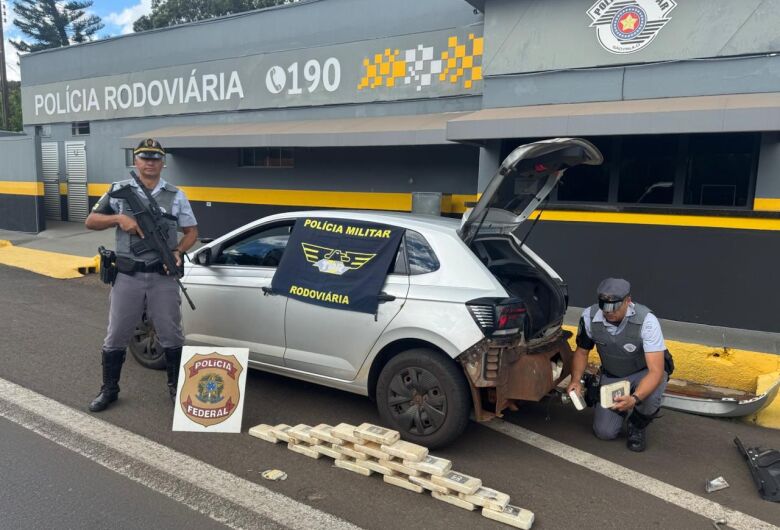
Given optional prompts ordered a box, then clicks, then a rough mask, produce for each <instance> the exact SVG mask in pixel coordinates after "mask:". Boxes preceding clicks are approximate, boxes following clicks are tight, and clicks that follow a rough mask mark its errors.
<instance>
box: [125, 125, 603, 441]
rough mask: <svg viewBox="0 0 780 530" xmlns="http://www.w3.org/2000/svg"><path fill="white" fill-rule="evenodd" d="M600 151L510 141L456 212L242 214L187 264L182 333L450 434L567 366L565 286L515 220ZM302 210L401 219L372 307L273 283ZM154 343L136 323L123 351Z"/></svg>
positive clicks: (149, 358) (430, 433)
mask: <svg viewBox="0 0 780 530" xmlns="http://www.w3.org/2000/svg"><path fill="white" fill-rule="evenodd" d="M601 162H602V157H601V153H599V151H598V150H597V149H596V148H595V147H594V146H593V145H592V144H590V143H589V142H587V141H585V140H581V139H554V140H547V141H540V142H536V143H532V144H528V145H524V146H521V147H518V148H517V149H515V150H514V151H513V152H512V153H511V154H510V155H509V156H508V157H507V158H506V160H504V162H503V163H502V165H501V167H500V169H499V172H498V174H497V175H496V176H495V177H494V178H493V180H492V181H491V182H490V184H489V185H488V187H487V188H486V190H485V192H484V193H483V194H482V196H481V198H480V200H479V202H478V203H477V205H476V206H475V207H474V208H473V210H471V211H468V212H467V213H466V214H465V215H464V219H463V220H456V219H450V218H443V217H434V216H415V215H409V214H402V213H386V212H373V211H332V210H330V211H316V212H314V211H307V212H288V213H282V214H277V215H272V216H269V217H265V218H263V219H259V220H257V221H255V222H253V223H250V224H248V225H245V226H242V227H241V228H238V229H236V230H234V231H232V232H230V233H229V234H226V235H224V236H222V237H220V238H218V239H216V240H214V241H211V242H209V243H207V244H206V245H205V246H203V247H201V248H200V249H198V250H197V252H196V253H194V255H193V257H192V263H190V264H187V266H186V272H185V276H184V278H183V283H184V285H185V286H186V288H187V289H188V292H189V294H190V296H191V297H192V299H193V300H194V301H195V303H196V304H197V307H198V308H197V310H196V311H192V310H190V309H189V307H187V306H186V305H185V306H183V307H184V329H185V332H186V337H187V341H188V343H197V344H208V345H213V346H225V347H244V348H249V351H250V365H251V367H253V368H257V369H260V370H265V371H269V372H274V373H278V374H283V375H286V376H290V377H294V378H297V379H303V380H306V381H310V382H314V383H319V384H322V385H326V386H330V387H335V388H339V389H342V390H346V391H349V392H355V393H358V394H362V395H366V396H369V397H370V398H371V399H373V400H374V401H375V402H376V404H377V407H378V409H379V413H380V415H381V418H382V420H383V422H384V424H386V425H387V426H391V427H393V428H395V429H397V430H399V431H400V432H401V433H402V435H403V437H404V438H405V439H407V440H409V441H413V442H416V443H420V444H423V445H426V446H428V447H439V446H442V445H445V444H448V443H450V442H452V441H453V440H454V439H456V438H457V437H458V436H459V435H460V434H461V433H462V431H463V430H464V429H465V427H466V425H467V422H468V419H469V414H470V412H471V411H473V412H474V415H475V417H476V419H477V420H487V419H490V418H491V417H493V416H495V415H500V414H501V411H502V410H504V409H505V408H507V407H509V406H511V405H512V404H513V402H514V401H516V400H534V401H536V400H539V399H541V398H542V397H544V396H545V395H546V394H548V393H549V392H550V391H551V390H552V389H553V388H554V386H555V385H556V384H557V383H558V382H559V381H561V380H562V379H563V378H564V377H566V376H567V375H568V374H569V370H570V363H571V356H572V352H571V349H570V347H569V345H568V343H567V340H566V339H567V335H566V334H565V332H564V331H563V330H562V329H561V325H562V323H563V315H564V312H565V311H566V305H567V295H566V286H565V284H564V282H563V281H562V280H561V278H560V277H559V276H558V275H557V274H556V273H555V271H553V270H552V269H551V268H550V267H549V266H548V265H547V264H546V263H545V262H544V261H543V260H542V259H541V258H540V257H539V256H537V255H536V254H534V252H533V251H531V249H530V248H528V247H527V246H525V245H523V244H522V241H521V240H520V239H519V238H518V235H517V232H518V227H519V225H520V224H521V223H522V222H523V221H524V220H525V219H526V218H527V217H528V216H529V215H530V214H531V213H532V212H533V211H534V210H535V209H536V208H537V206H539V203H540V202H542V201H543V200H544V199H545V197H546V196H547V195H548V194H549V192H550V191H551V190H552V189H553V187H554V186H555V185H556V184H557V182H558V181H559V179H560V178H561V175H562V174H563V172H564V170H565V169H567V168H568V167H572V166H575V165H578V164H600V163H601ZM312 216H314V217H318V218H321V219H334V220H353V221H359V222H372V223H381V224H385V225H390V226H393V227H398V228H401V229H403V230H404V237H403V240H402V242H401V245H400V248H399V250H398V253H397V256H396V258H395V265H394V267H393V268H392V270H391V271H390V273H389V274H388V275H387V278H386V281H385V284H384V287H383V289H382V292H381V293H380V295H379V302H380V303H379V306H378V307H379V309H378V311H377V313H376V315H374V314H366V313H358V312H353V311H345V310H339V309H333V308H329V307H322V306H319V305H313V304H310V303H305V302H301V301H299V300H296V299H293V298H287V297H285V296H282V295H279V294H274V293H273V292H272V291H271V290H270V286H271V280H272V278H273V276H274V273H275V271H276V267H277V265H278V264H279V261H280V259H281V257H282V254H283V253H284V250H285V245H286V243H287V239H288V237H289V234H290V232H291V229H292V227H293V225H294V224H295V222H296V220H297V219H300V218H303V217H312ZM153 342H154V341H153V338H152V339H151V340H150V339H149V336H148V335H144V334H143V333H141V334H139V341H136V343H135V344H134V345H133V347H131V351H132V352H133V353H134V355H135V356H136V358H137V359H139V361H141V362H142V363H143V364H145V365H147V366H153V367H154V366H156V367H158V368H159V367H161V366H160V357H161V356H160V352H159V351H158V350H159V349H158V348H154V347H151V348H150V347H149V344H153ZM162 362H163V363H164V360H163V361H162Z"/></svg>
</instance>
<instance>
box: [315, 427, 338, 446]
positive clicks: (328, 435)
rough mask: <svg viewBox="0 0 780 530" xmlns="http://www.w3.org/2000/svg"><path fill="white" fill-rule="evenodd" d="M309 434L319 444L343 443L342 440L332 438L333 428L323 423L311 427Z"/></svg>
mask: <svg viewBox="0 0 780 530" xmlns="http://www.w3.org/2000/svg"><path fill="white" fill-rule="evenodd" d="M309 434H310V435H311V436H312V437H313V438H316V439H318V440H320V441H321V442H326V443H329V444H334V445H341V444H343V443H344V440H342V439H340V438H336V437H335V436H333V427H331V426H330V425H326V424H324V423H320V424H319V425H315V426H314V427H312V428H311V431H309Z"/></svg>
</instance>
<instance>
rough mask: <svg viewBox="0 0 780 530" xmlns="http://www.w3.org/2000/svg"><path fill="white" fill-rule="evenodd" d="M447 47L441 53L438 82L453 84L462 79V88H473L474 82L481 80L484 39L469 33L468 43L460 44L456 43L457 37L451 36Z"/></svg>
mask: <svg viewBox="0 0 780 530" xmlns="http://www.w3.org/2000/svg"><path fill="white" fill-rule="evenodd" d="M469 44H470V45H471V52H470V53H469V49H468V48H469ZM447 46H448V49H447V51H445V52H441V60H442V70H441V73H440V74H439V81H449V82H450V83H452V84H455V83H457V82H458V81H459V80H461V79H463V88H471V87H472V86H474V81H479V80H480V79H482V54H483V52H484V50H485V39H484V37H475V36H474V34H473V33H469V41H468V42H466V43H463V44H461V43H460V42H458V37H456V36H453V37H450V38H449V39H448V40H447Z"/></svg>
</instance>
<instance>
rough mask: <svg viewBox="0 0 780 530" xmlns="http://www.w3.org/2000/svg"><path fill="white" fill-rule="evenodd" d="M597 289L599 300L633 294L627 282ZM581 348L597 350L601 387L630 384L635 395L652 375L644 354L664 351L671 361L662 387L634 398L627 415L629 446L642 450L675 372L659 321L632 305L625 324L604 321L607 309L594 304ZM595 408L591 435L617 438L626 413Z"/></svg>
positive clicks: (579, 338) (579, 342)
mask: <svg viewBox="0 0 780 530" xmlns="http://www.w3.org/2000/svg"><path fill="white" fill-rule="evenodd" d="M598 291H599V297H602V296H604V295H606V296H607V297H608V298H609V297H611V298H613V299H614V300H623V299H625V298H626V297H627V296H628V295H629V294H630V292H629V291H630V285H629V283H628V282H626V281H625V280H614V279H608V280H605V281H604V282H602V284H601V285H600V286H599V289H598ZM613 303H614V302H613ZM577 345H578V346H579V347H581V348H584V349H585V350H591V349H592V348H593V346H594V345H595V346H596V349H597V351H598V354H599V357H600V358H601V385H602V386H603V385H608V384H610V383H614V382H617V381H626V380H627V381H629V383H630V385H631V393H632V394H633V392H634V390H635V389H636V387H637V386H638V385H639V382H640V381H641V380H642V379H644V377H645V376H646V375H647V373H648V369H647V361H646V360H645V352H664V356H665V359H668V363H665V369H666V372H665V373H664V374H663V377H662V379H661V383H660V384H659V385H658V386H657V387H656V388H655V389H654V390H653V392H652V393H651V394H650V395H649V396H647V397H645V399H643V400H639V399H638V398H636V400H637V404H636V406H635V407H634V409H633V410H632V411H631V414H630V416H629V417H628V437H629V440H628V442H629V448H633V449H634V450H643V449H644V429H645V428H646V427H647V426H648V425H649V424H650V422H651V421H652V419H653V418H654V417H655V415H656V414H657V412H658V410H659V409H660V407H661V399H662V398H663V393H664V390H665V389H666V384H667V382H668V377H669V376H668V373H667V372H668V371H670V370H671V369H670V368H669V365H670V363H671V356H669V354H668V351H667V350H666V344H665V343H664V337H663V333H662V331H661V325H660V323H659V322H658V319H657V318H656V317H655V315H654V314H653V313H652V311H651V310H650V309H649V308H647V307H646V306H644V305H641V304H636V303H633V302H632V303H629V305H628V309H627V311H626V315H625V317H624V318H623V320H622V321H621V322H620V323H619V324H617V325H615V324H613V323H611V322H609V321H607V320H606V318H604V311H603V310H602V309H601V308H600V307H599V304H595V305H593V306H591V307H587V308H585V310H584V311H583V312H582V318H581V319H580V326H579V330H578V333H577ZM595 409H596V410H595V413H594V418H593V432H594V433H595V434H596V436H597V437H599V438H601V439H603V440H611V439H614V438H616V437H617V436H618V434H620V430H621V428H622V426H623V420H624V417H625V413H621V412H617V411H614V410H611V409H606V408H604V407H602V406H601V404H600V403H597V404H596V407H595ZM632 442H634V443H633V446H634V447H632ZM640 446H641V449H640V448H639V447H640Z"/></svg>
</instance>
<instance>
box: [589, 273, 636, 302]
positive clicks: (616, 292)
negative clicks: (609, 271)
mask: <svg viewBox="0 0 780 530" xmlns="http://www.w3.org/2000/svg"><path fill="white" fill-rule="evenodd" d="M597 291H598V292H597V293H596V294H597V295H598V297H599V299H605V300H622V299H623V298H625V297H626V296H628V295H629V294H631V284H630V283H628V282H627V281H626V280H623V279H622V278H607V279H606V280H604V281H602V282H601V283H600V284H599V288H598V290H597Z"/></svg>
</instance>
